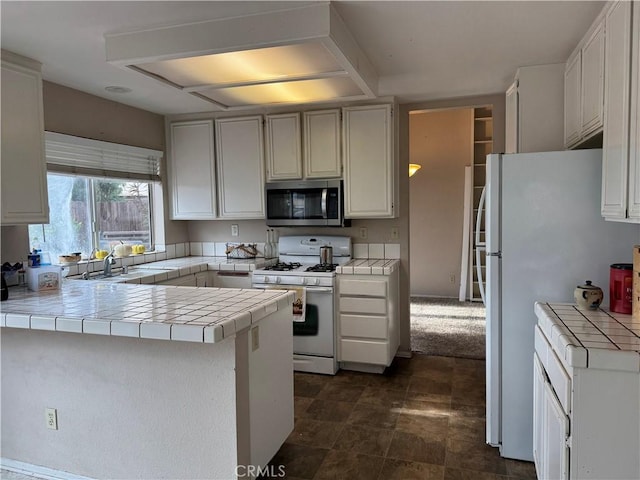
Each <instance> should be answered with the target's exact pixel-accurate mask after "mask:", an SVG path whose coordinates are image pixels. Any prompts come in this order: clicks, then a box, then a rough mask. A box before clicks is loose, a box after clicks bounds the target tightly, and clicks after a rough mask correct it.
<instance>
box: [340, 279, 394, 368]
mask: <svg viewBox="0 0 640 480" xmlns="http://www.w3.org/2000/svg"><path fill="white" fill-rule="evenodd" d="M338 291H339V301H338V302H339V303H338V312H339V313H338V349H337V350H338V361H339V362H343V363H342V364H341V367H342V368H345V365H344V362H348V363H356V364H367V365H377V366H389V365H390V364H391V362H392V361H393V358H394V356H395V354H396V352H397V350H398V347H399V345H400V336H399V333H398V271H397V270H396V271H394V272H392V273H391V274H390V275H338Z"/></svg>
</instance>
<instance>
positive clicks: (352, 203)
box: [342, 105, 394, 218]
mask: <svg viewBox="0 0 640 480" xmlns="http://www.w3.org/2000/svg"><path fill="white" fill-rule="evenodd" d="M343 113H344V123H343V125H342V128H343V142H344V164H345V171H344V197H345V199H344V200H345V211H344V214H345V217H346V218H376V217H377V218H385V217H386V218H388V217H393V215H394V204H393V198H394V191H393V189H394V171H393V163H394V162H393V153H392V152H393V148H392V141H393V137H392V131H393V129H392V125H391V106H390V105H374V106H366V107H345V108H344V109H343Z"/></svg>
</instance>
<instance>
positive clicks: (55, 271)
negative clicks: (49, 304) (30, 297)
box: [27, 265, 62, 292]
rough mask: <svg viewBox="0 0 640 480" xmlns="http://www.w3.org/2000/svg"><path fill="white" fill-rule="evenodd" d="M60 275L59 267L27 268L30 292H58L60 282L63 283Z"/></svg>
mask: <svg viewBox="0 0 640 480" xmlns="http://www.w3.org/2000/svg"><path fill="white" fill-rule="evenodd" d="M60 273H61V272H60V267H59V266H58V265H46V266H42V267H35V268H32V267H27V286H28V287H29V290H33V291H34V292H39V291H42V290H57V289H58V288H60V282H61V281H62V277H61V275H60Z"/></svg>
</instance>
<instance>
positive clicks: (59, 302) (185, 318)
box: [0, 280, 293, 343]
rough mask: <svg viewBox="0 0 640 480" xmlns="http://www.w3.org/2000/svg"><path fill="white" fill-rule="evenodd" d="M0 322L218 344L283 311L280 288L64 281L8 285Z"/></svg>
mask: <svg viewBox="0 0 640 480" xmlns="http://www.w3.org/2000/svg"><path fill="white" fill-rule="evenodd" d="M10 295H11V297H10V299H9V300H7V301H5V302H2V304H1V305H0V326H2V327H13V328H25V329H32V330H53V331H61V332H72V333H84V334H97V335H111V336H120V337H139V338H149V339H157V340H175V341H187V342H199V343H216V342H220V341H222V340H223V339H225V338H229V337H232V336H234V335H235V334H236V332H239V331H241V330H244V329H246V328H248V327H249V326H251V325H253V324H255V323H256V322H259V321H260V320H261V319H262V318H264V317H266V316H267V315H269V314H271V313H273V312H275V311H277V310H281V309H291V303H292V302H293V293H290V292H286V291H282V290H250V289H246V290H245V289H235V288H209V287H205V288H197V287H177V286H161V285H126V284H122V283H107V282H96V281H81V280H65V281H63V282H62V287H61V288H60V289H59V290H53V291H44V292H32V291H29V290H27V289H26V287H16V288H12V289H11V294H10Z"/></svg>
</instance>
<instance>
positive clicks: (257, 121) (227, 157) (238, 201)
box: [215, 115, 264, 219]
mask: <svg viewBox="0 0 640 480" xmlns="http://www.w3.org/2000/svg"><path fill="white" fill-rule="evenodd" d="M215 126H216V154H217V173H218V204H219V216H220V218H225V219H248V218H255V219H257V218H264V136H263V128H262V116H260V115H255V116H248V117H237V118H222V119H216V121H215Z"/></svg>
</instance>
